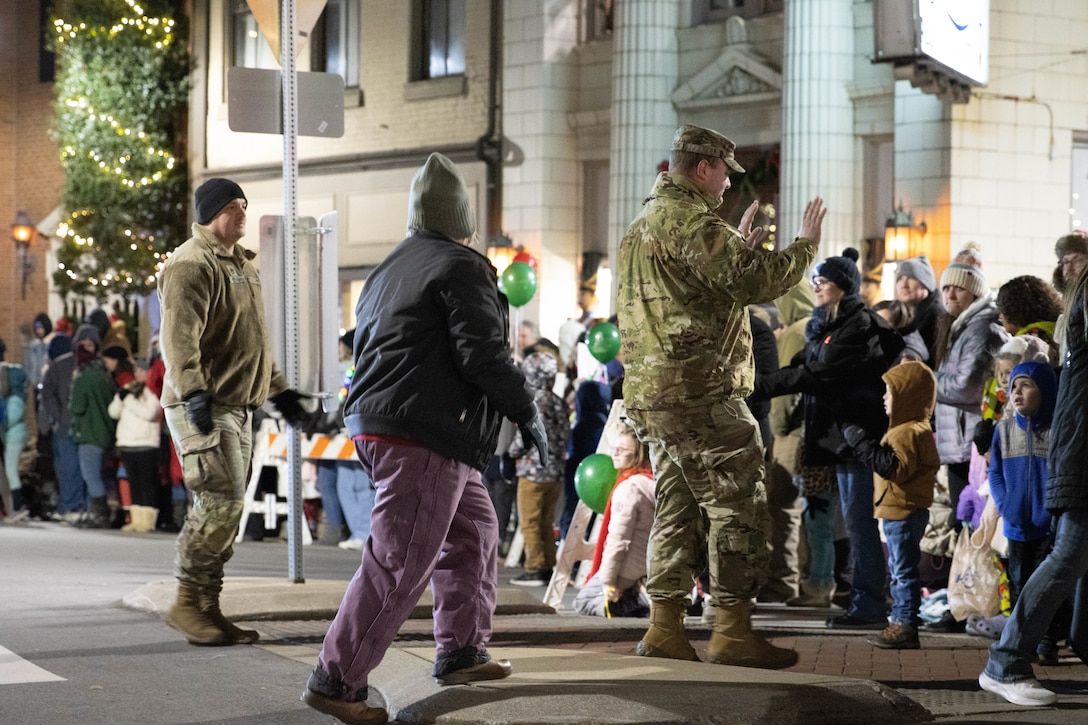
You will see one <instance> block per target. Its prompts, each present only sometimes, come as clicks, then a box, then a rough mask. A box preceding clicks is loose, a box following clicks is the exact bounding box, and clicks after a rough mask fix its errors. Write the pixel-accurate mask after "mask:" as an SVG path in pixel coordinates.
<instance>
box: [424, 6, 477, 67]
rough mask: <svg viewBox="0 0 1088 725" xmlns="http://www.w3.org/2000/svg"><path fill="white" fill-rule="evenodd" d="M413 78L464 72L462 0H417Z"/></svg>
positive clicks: (463, 16) (463, 12)
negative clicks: (416, 31) (416, 30)
mask: <svg viewBox="0 0 1088 725" xmlns="http://www.w3.org/2000/svg"><path fill="white" fill-rule="evenodd" d="M417 17H418V24H417V28H418V34H417V37H416V41H415V43H416V45H415V48H416V51H415V53H416V61H415V63H414V64H413V65H414V69H413V73H412V75H413V78H412V80H429V79H433V78H445V77H447V76H456V75H463V74H464V72H465V0H419V4H418V6H417Z"/></svg>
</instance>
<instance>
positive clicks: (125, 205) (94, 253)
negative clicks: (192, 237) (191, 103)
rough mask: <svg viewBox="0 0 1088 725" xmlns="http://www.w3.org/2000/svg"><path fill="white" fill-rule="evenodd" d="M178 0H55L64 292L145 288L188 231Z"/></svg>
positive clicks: (185, 66)
mask: <svg viewBox="0 0 1088 725" xmlns="http://www.w3.org/2000/svg"><path fill="white" fill-rule="evenodd" d="M182 5H183V0H149V1H148V2H146V3H137V2H135V1H134V0H59V1H58V2H57V4H56V16H55V18H54V24H53V30H54V32H55V36H54V40H55V49H56V51H57V68H58V72H57V82H56V94H57V103H56V127H55V129H54V133H55V139H56V141H57V143H58V146H59V148H60V153H61V162H62V164H63V165H64V169H65V174H66V176H65V184H64V200H63V205H64V208H65V209H66V210H67V216H65V217H64V218H63V220H62V224H61V226H60V228H59V230H58V232H57V234H58V236H59V237H60V238H61V245H60V248H59V249H58V252H57V260H58V265H57V270H56V271H55V272H54V273H53V280H54V282H55V283H56V285H57V287H58V292H59V293H60V294H61V296H62V297H64V298H65V299H66V300H67V298H68V297H69V296H91V297H94V298H95V299H96V300H98V301H105V300H106V299H107V298H109V297H111V296H119V297H121V298H123V299H124V300H126V307H127V300H128V299H130V298H131V297H133V296H137V295H144V294H147V293H148V292H149V290H150V289H151V288H152V287H153V286H154V284H155V275H156V272H157V271H158V269H159V267H161V265H162V263H163V262H164V261H165V260H166V257H167V255H168V254H169V253H170V251H171V250H173V249H174V248H175V247H176V246H177V245H179V244H181V243H182V242H184V241H185V239H186V238H188V236H189V235H188V229H187V225H186V218H187V203H188V187H189V182H188V175H187V171H186V166H185V147H186V131H187V127H188V122H187V113H188V94H189V55H188V49H187V42H188V41H187V23H186V18H185V15H184V11H183V9H182Z"/></svg>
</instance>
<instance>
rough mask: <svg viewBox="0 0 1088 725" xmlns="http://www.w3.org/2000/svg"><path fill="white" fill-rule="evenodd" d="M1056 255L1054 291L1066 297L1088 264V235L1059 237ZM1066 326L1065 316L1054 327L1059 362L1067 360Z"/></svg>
mask: <svg viewBox="0 0 1088 725" xmlns="http://www.w3.org/2000/svg"><path fill="white" fill-rule="evenodd" d="M1054 254H1055V256H1057V258H1058V266H1057V267H1055V268H1054V275H1053V278H1052V281H1053V284H1054V289H1056V290H1057V291H1058V293H1059V294H1061V295H1064V294H1065V291H1066V289H1068V288H1069V287H1071V286H1072V284H1073V282H1074V281H1075V280H1076V279H1077V277H1078V276H1080V273H1081V271H1083V270H1084V267H1085V265H1086V263H1088V233H1086V232H1084V231H1081V230H1077V231H1075V232H1073V233H1072V234H1066V235H1064V236H1062V237H1059V238H1058V242H1057V244H1055V245H1054ZM1065 325H1066V319H1065V315H1064V314H1061V315H1058V321H1057V322H1056V323H1055V325H1054V341H1055V343H1056V344H1057V345H1058V360H1059V361H1062V360H1065Z"/></svg>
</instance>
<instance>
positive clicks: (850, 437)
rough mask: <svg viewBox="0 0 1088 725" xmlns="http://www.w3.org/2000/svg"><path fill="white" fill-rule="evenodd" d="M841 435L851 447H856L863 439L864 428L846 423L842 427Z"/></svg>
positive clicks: (864, 435) (864, 434)
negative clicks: (843, 427)
mask: <svg viewBox="0 0 1088 725" xmlns="http://www.w3.org/2000/svg"><path fill="white" fill-rule="evenodd" d="M842 437H843V438H845V439H846V442H847V443H848V444H849V445H850V447H851V448H857V447H858V445H859V444H860V443H861V442H862V441H864V440H865V437H866V433H865V429H864V428H862V427H861V426H860V425H848V426H846V428H845V429H843V432H842Z"/></svg>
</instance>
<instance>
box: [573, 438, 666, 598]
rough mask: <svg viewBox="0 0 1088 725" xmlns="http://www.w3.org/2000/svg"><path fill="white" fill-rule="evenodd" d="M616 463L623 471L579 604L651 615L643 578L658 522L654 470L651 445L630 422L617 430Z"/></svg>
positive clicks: (614, 449)
mask: <svg viewBox="0 0 1088 725" xmlns="http://www.w3.org/2000/svg"><path fill="white" fill-rule="evenodd" d="M612 465H613V466H615V467H616V470H617V471H619V475H618V476H617V477H616V485H615V488H613V489H612V495H611V497H610V498H609V499H608V503H607V504H606V506H605V510H604V521H603V523H602V525H601V532H600V537H599V538H598V539H597V547H596V549H595V550H594V552H593V566H592V567H591V568H590V575H589V578H588V579H587V581H586V583H585V584H584V585H582V588H581V590H579V592H578V594H577V595H576V596H575V598H574V609H575V610H577V611H578V612H580V613H582V614H589V615H594V616H598V617H604V616H611V617H648V616H649V614H650V602H649V599H648V598H647V597H646V596H645V594H644V593H643V592H642V582H643V580H644V579H645V578H646V551H647V548H648V547H649V543H650V527H651V526H652V525H653V522H654V506H655V499H654V474H653V471H652V470H651V469H650V462H649V457H648V455H647V451H646V446H645V445H644V444H642V443H640V442H639V440H638V439H637V438H636V437H635V433H634V431H633V430H631V428H630V427H627V426H625V427H624V430H623V431H622V432H621V433H620V434H619V435H618V436H616V440H615V444H614V445H613V446H612Z"/></svg>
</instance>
